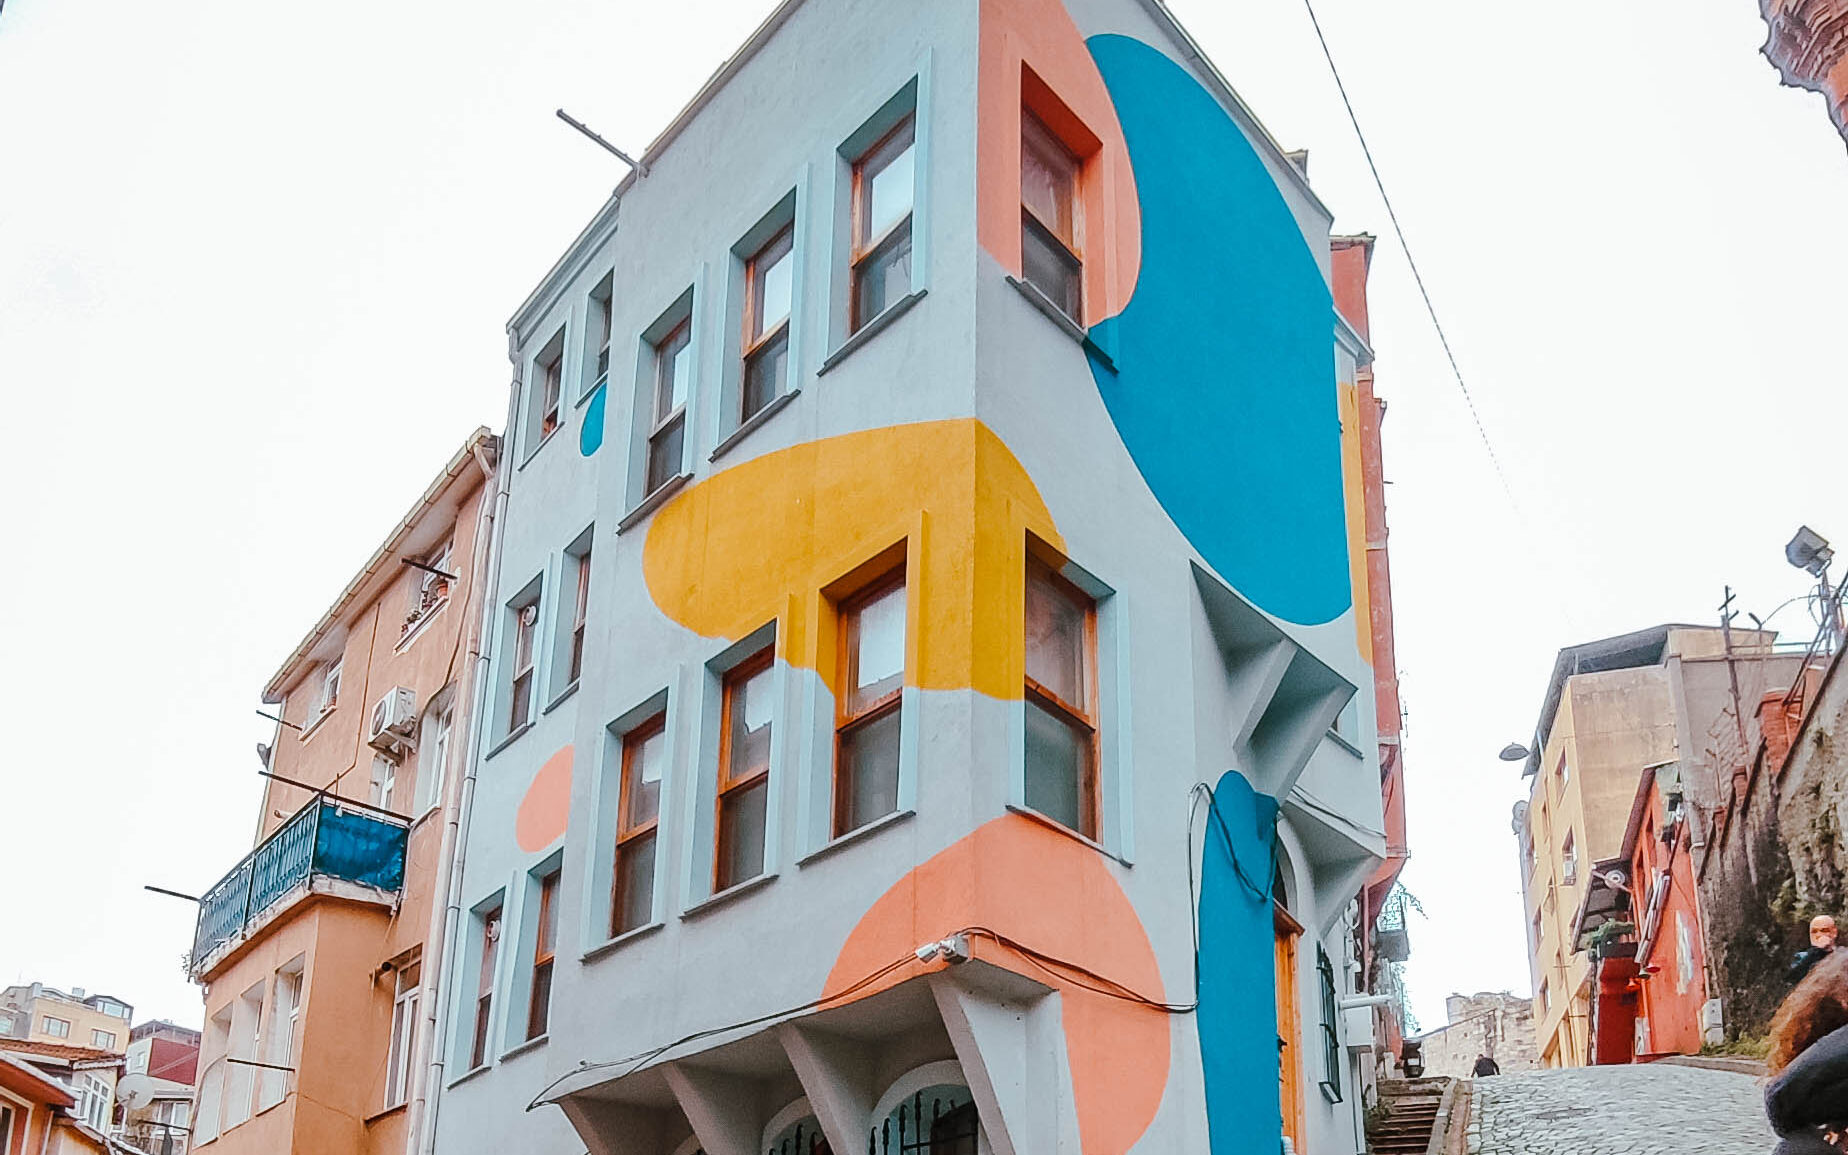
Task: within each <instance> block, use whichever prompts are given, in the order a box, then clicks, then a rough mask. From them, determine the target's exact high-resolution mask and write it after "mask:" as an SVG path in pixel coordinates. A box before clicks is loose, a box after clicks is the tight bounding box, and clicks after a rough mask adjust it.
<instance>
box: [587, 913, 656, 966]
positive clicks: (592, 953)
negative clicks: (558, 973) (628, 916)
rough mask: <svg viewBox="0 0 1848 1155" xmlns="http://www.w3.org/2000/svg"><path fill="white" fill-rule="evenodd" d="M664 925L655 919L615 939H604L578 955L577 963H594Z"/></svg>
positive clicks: (624, 932)
mask: <svg viewBox="0 0 1848 1155" xmlns="http://www.w3.org/2000/svg"><path fill="white" fill-rule="evenodd" d="M664 925H666V924H665V923H663V922H662V921H661V920H660V919H656V920H655V921H653V922H645V923H643V924H642V925H641V926H638V927H635V928H633V929H631V930H625V931H623V932H622V933H621V934H619V935H617V936H616V937H615V938H612V939H605V940H604V941H603V942H600V943H598V944H597V945H596V946H593V947H591V948H590V949H589V950H587V951H585V952H584V953H583V954H581V955H579V956H578V962H580V963H591V962H596V961H597V960H598V959H600V958H602V957H603V956H604V955H606V954H612V953H614V952H615V951H616V950H618V949H619V948H621V947H625V946H628V945H629V944H630V943H632V942H634V941H635V940H636V939H638V938H645V937H647V936H648V935H650V934H653V933H654V932H655V931H657V930H660V929H661V928H662V927H663V926H664Z"/></svg>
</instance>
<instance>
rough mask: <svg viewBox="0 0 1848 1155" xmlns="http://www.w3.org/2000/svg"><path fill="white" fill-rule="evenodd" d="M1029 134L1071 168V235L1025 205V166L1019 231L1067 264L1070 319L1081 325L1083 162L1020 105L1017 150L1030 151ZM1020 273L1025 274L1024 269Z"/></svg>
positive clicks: (1082, 290) (1037, 116)
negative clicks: (1056, 152)
mask: <svg viewBox="0 0 1848 1155" xmlns="http://www.w3.org/2000/svg"><path fill="white" fill-rule="evenodd" d="M1030 132H1037V134H1038V135H1039V136H1041V137H1042V138H1043V139H1044V141H1045V142H1046V143H1047V144H1050V145H1052V146H1053V147H1055V148H1057V149H1059V150H1060V151H1061V152H1063V153H1064V154H1065V158H1066V159H1067V160H1068V161H1069V162H1070V164H1071V187H1070V190H1069V192H1068V196H1069V198H1070V201H1071V206H1072V233H1071V236H1069V237H1065V236H1060V235H1059V231H1058V230H1057V229H1056V228H1054V227H1053V225H1052V224H1051V223H1049V222H1047V221H1043V220H1041V219H1040V216H1039V214H1038V213H1036V212H1034V211H1033V208H1032V206H1031V205H1029V204H1027V199H1026V191H1025V187H1024V185H1025V179H1026V177H1025V166H1024V164H1023V166H1022V176H1021V180H1022V186H1023V187H1022V190H1021V197H1020V227H1021V230H1022V233H1023V234H1024V233H1026V232H1032V233H1034V234H1036V235H1037V236H1038V237H1040V238H1041V239H1042V240H1044V241H1045V242H1047V243H1048V244H1051V245H1053V246H1054V247H1056V248H1057V249H1058V251H1059V252H1061V253H1063V254H1064V255H1065V257H1066V259H1067V260H1068V261H1069V263H1070V265H1071V269H1072V281H1073V284H1074V287H1075V291H1076V297H1077V299H1076V300H1075V301H1074V302H1073V304H1074V306H1075V308H1074V309H1073V311H1072V315H1071V319H1072V321H1073V322H1074V323H1076V324H1080V325H1082V324H1083V323H1084V185H1083V175H1084V158H1083V157H1082V156H1080V155H1079V154H1078V151H1077V150H1076V149H1074V148H1072V146H1071V145H1069V144H1067V143H1065V141H1064V140H1063V139H1061V138H1060V136H1059V134H1058V133H1056V132H1054V131H1053V130H1052V127H1051V126H1050V125H1048V124H1047V123H1046V119H1045V118H1044V117H1042V116H1040V115H1039V114H1038V113H1036V112H1034V111H1033V110H1032V109H1031V108H1029V107H1026V106H1025V105H1022V106H1021V109H1020V147H1021V151H1022V152H1023V153H1024V152H1025V151H1026V150H1027V149H1028V148H1030V147H1032V146H1031V145H1030V144H1029V143H1028V135H1029V133H1030ZM1022 244H1023V246H1024V244H1025V238H1024V235H1023V239H1022ZM1023 263H1024V258H1023ZM1022 272H1023V273H1024V272H1025V269H1024V268H1023V269H1022ZM1034 287H1035V288H1038V287H1039V286H1037V285H1035V286H1034ZM1046 297H1047V299H1048V300H1052V295H1051V294H1050V293H1048V294H1046ZM1053 304H1054V305H1058V306H1060V308H1061V311H1063V303H1062V302H1060V301H1057V300H1053Z"/></svg>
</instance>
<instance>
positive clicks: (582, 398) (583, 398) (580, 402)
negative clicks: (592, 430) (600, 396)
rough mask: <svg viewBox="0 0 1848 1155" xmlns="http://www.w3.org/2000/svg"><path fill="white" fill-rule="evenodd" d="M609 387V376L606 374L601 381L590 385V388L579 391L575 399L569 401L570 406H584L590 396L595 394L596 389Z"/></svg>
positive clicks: (574, 407)
mask: <svg viewBox="0 0 1848 1155" xmlns="http://www.w3.org/2000/svg"><path fill="white" fill-rule="evenodd" d="M609 387H610V383H609V378H608V377H607V376H606V377H605V378H604V379H603V381H602V382H600V383H598V384H595V385H592V386H591V387H590V388H588V389H586V390H584V391H583V392H582V393H579V394H578V396H577V400H576V401H573V402H572V403H571V408H573V409H582V408H583V407H584V404H585V403H586V402H587V401H589V400H590V399H591V398H592V397H595V396H596V395H597V390H599V389H608V388H609Z"/></svg>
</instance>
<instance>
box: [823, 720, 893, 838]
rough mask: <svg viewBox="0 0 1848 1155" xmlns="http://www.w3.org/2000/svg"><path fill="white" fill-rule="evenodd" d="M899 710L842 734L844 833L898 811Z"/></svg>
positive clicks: (842, 822) (842, 821)
mask: <svg viewBox="0 0 1848 1155" xmlns="http://www.w3.org/2000/svg"><path fill="white" fill-rule="evenodd" d="M899 715H900V711H898V710H888V711H887V712H886V713H884V714H881V715H880V716H879V717H877V718H875V719H873V720H872V721H870V722H867V723H865V724H864V725H860V726H855V727H854V728H852V729H851V730H848V731H846V732H845V733H843V734H842V735H841V755H840V756H841V790H842V799H841V803H842V812H841V829H840V830H839V831H837V833H840V834H845V833H846V832H847V831H849V830H856V829H858V828H860V827H862V826H864V825H866V824H867V823H868V822H871V821H872V820H873V819H875V818H880V817H883V816H884V815H887V814H890V813H892V812H893V811H894V810H897V809H898V731H899Z"/></svg>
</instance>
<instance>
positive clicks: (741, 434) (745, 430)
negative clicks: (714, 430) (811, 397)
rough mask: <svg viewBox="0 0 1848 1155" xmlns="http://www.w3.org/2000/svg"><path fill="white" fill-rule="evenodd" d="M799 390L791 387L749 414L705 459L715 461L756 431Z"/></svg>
mask: <svg viewBox="0 0 1848 1155" xmlns="http://www.w3.org/2000/svg"><path fill="white" fill-rule="evenodd" d="M801 392H802V390H801V389H800V388H799V387H798V388H795V389H791V390H789V391H788V392H787V393H784V394H783V395H782V396H781V397H778V398H777V399H776V400H774V401H772V402H770V404H768V405H766V406H764V407H763V408H762V409H759V410H758V411H757V412H755V413H753V414H751V416H750V417H749V418H748V419H747V420H746V421H745V422H744V423H743V424H742V425H740V426H738V428H736V429H734V430H732V432H731V435H730V436H728V437H727V438H726V439H725V440H723V441H721V442H719V444H718V447H717V448H716V449H714V450H713V451H712V453H711V454H710V455H708V456H707V458H706V460H707V461H717V460H718V459H719V458H721V457H723V456H725V454H726V453H727V452H729V451H730V450H731V449H732V448H733V447H734V446H736V445H737V444H738V443H739V442H740V441H743V440H744V439H745V438H747V437H749V436H750V435H751V434H753V433H755V432H757V430H758V429H759V428H760V427H761V426H763V425H764V424H766V423H768V422H769V420H770V419H771V418H772V417H775V416H776V415H777V414H778V413H781V412H782V411H783V410H785V409H787V408H789V403H790V402H791V401H794V400H795V399H796V396H797V394H799V393H801Z"/></svg>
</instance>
